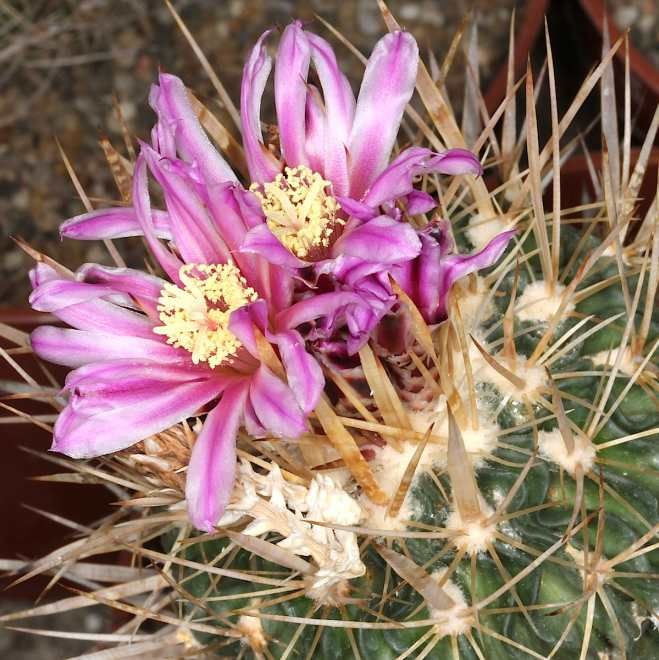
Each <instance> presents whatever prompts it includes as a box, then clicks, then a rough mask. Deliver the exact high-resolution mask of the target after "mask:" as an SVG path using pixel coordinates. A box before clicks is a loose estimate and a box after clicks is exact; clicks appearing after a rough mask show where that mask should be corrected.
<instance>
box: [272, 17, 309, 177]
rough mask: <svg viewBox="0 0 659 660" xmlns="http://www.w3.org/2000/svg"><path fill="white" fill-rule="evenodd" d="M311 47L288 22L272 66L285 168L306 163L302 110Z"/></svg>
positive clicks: (299, 29) (297, 25)
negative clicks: (275, 60) (273, 68)
mask: <svg viewBox="0 0 659 660" xmlns="http://www.w3.org/2000/svg"><path fill="white" fill-rule="evenodd" d="M310 61H311V48H310V46H309V40H308V39H307V36H306V34H305V33H304V30H303V29H302V24H301V23H300V22H299V21H294V22H293V23H291V24H290V25H289V26H288V27H287V28H286V29H285V30H284V33H283V34H282V37H281V40H280V42H279V49H278V50H277V63H276V65H275V107H276V109H277V123H278V125H279V142H280V144H281V152H282V157H283V158H284V161H285V162H286V164H287V165H288V166H289V167H296V166H298V165H307V164H308V159H307V155H306V151H305V109H306V99H307V76H308V75H309V63H310Z"/></svg>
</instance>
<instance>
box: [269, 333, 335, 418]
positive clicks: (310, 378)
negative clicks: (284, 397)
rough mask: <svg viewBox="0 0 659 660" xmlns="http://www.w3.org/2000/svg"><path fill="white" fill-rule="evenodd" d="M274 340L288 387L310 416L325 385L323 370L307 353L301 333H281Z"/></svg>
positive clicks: (274, 336) (303, 410) (273, 337)
mask: <svg viewBox="0 0 659 660" xmlns="http://www.w3.org/2000/svg"><path fill="white" fill-rule="evenodd" d="M272 340H273V341H274V342H275V343H276V344H277V346H278V347H279V354H280V355H281V360H282V362H283V364H284V369H285V370H286V379H287V380H288V385H289V387H290V388H291V390H292V391H293V394H294V395H295V398H296V400H297V403H298V405H299V406H300V408H301V409H302V412H304V413H305V414H306V415H308V414H309V413H310V412H311V411H312V410H313V409H314V408H315V407H316V405H317V404H318V399H319V398H320V395H321V393H322V391H323V387H324V385H325V378H324V377H323V372H322V369H321V368H320V365H319V364H318V362H316V360H315V359H314V358H313V357H312V356H311V355H310V354H309V353H307V350H306V348H305V346H304V339H302V336H301V335H300V333H299V332H296V331H293V330H289V331H288V332H281V333H278V334H276V335H273V336H272Z"/></svg>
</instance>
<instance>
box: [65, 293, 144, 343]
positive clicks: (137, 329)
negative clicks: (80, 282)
mask: <svg viewBox="0 0 659 660" xmlns="http://www.w3.org/2000/svg"><path fill="white" fill-rule="evenodd" d="M53 314H54V315H55V316H56V317H57V318H58V319H60V321H64V323H68V324H69V325H70V326H71V327H72V328H77V329H78V330H91V331H96V332H110V333H112V334H116V335H120V336H122V337H123V336H128V337H142V338H143V339H153V337H154V332H153V326H154V324H153V321H151V320H150V319H149V318H148V317H147V316H144V315H143V314H137V313H135V312H132V311H131V310H129V309H124V308H123V307H119V306H118V305H114V304H112V303H110V302H107V301H105V300H90V301H88V302H84V303H79V304H77V305H70V306H69V307H62V308H61V309H57V310H54V311H53Z"/></svg>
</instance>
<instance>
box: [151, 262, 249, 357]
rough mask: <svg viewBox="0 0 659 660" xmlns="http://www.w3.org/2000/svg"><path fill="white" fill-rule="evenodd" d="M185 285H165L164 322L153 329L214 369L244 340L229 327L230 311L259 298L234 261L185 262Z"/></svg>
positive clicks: (161, 312)
mask: <svg viewBox="0 0 659 660" xmlns="http://www.w3.org/2000/svg"><path fill="white" fill-rule="evenodd" d="M179 278H180V280H181V283H182V285H183V286H182V287H179V286H176V285H175V284H171V283H168V284H166V285H165V286H164V287H163V289H162V291H161V295H160V298H159V299H158V313H159V316H160V320H161V321H162V323H163V325H161V326H158V327H156V328H154V329H153V331H154V332H155V333H156V334H159V335H164V336H165V337H167V343H168V344H171V345H172V346H176V347H178V348H184V349H185V350H187V351H189V352H190V353H192V361H193V362H194V364H199V363H200V362H207V363H208V365H209V366H210V367H212V368H215V367H217V366H219V365H220V364H222V363H223V362H225V361H226V360H227V359H228V358H230V357H231V356H233V355H235V354H236V352H237V351H238V349H239V348H240V347H241V345H242V344H241V342H240V341H239V340H238V338H237V337H236V336H235V335H234V334H233V333H232V332H231V331H230V330H229V318H230V316H231V312H233V311H235V310H236V309H240V308H241V307H244V306H245V305H247V304H248V303H250V302H254V301H255V300H256V299H257V297H258V296H257V293H256V291H254V289H252V288H251V287H249V286H247V282H246V281H245V278H244V277H243V276H242V275H241V274H240V271H239V270H238V268H237V267H236V266H235V265H234V264H232V263H226V264H186V265H185V266H182V267H181V269H180V271H179Z"/></svg>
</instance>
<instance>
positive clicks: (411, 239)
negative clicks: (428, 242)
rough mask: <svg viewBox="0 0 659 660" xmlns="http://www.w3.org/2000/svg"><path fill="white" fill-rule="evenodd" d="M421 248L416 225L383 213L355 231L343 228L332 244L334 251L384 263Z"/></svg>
mask: <svg viewBox="0 0 659 660" xmlns="http://www.w3.org/2000/svg"><path fill="white" fill-rule="evenodd" d="M420 250H421V242H420V241H419V238H418V236H417V235H416V232H415V231H414V229H413V228H412V227H411V226H410V225H408V224H407V223H403V222H398V221H397V220H394V219H393V218H390V217H389V216H387V215H380V216H378V217H377V218H373V220H369V221H368V222H365V223H363V224H361V225H359V226H358V227H356V228H355V229H353V230H352V231H346V232H344V233H343V234H342V236H341V238H339V240H338V241H337V242H336V243H335V244H334V246H333V248H332V251H333V254H344V255H348V256H351V257H359V258H361V259H364V260H365V261H376V262H378V263H382V264H387V263H399V262H401V261H409V260H410V259H414V257H416V256H417V255H418V254H419V252H420Z"/></svg>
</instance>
